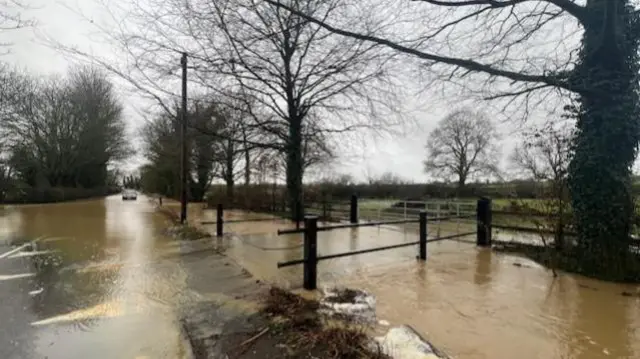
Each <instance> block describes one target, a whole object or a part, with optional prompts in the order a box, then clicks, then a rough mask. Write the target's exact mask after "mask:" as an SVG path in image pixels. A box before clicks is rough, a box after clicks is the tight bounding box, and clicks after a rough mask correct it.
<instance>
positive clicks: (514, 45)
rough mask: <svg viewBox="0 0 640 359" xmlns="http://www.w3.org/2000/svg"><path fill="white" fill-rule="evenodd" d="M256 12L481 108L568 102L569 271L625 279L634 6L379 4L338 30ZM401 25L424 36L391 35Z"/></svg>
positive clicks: (632, 152) (502, 0)
mask: <svg viewBox="0 0 640 359" xmlns="http://www.w3.org/2000/svg"><path fill="white" fill-rule="evenodd" d="M264 1H266V2H267V3H270V4H273V5H277V6H280V7H281V8H283V9H286V10H288V11H290V12H292V13H294V14H296V15H298V16H300V17H302V18H304V19H305V20H307V21H309V22H312V23H314V24H317V25H320V26H322V27H323V28H325V29H327V30H329V31H332V32H334V33H337V34H340V35H343V36H346V37H347V38H353V39H360V40H366V41H370V42H371V43H375V44H379V45H382V46H385V47H387V48H390V49H393V50H396V51H399V52H401V53H405V54H408V55H410V56H412V57H415V58H416V59H418V60H420V61H421V66H422V67H423V68H428V70H429V71H431V73H432V74H435V75H437V76H439V78H440V79H442V80H445V81H448V82H456V83H457V84H460V85H462V88H468V87H469V86H472V85H473V84H475V85H480V86H479V87H476V89H478V90H481V92H483V93H484V95H485V97H486V98H488V99H503V100H504V101H505V102H506V103H514V102H518V100H520V101H519V103H518V105H519V106H516V107H519V108H524V109H525V110H528V109H529V108H530V106H529V105H530V100H532V99H536V98H537V100H538V103H543V102H546V101H548V99H549V94H551V93H560V94H563V95H568V94H571V95H573V96H575V97H576V100H577V104H578V105H577V106H576V109H575V110H576V116H577V118H578V121H577V129H578V131H577V133H576V138H575V146H574V156H573V158H572V162H571V165H570V166H569V179H568V182H569V188H570V190H571V199H572V208H573V211H574V214H575V217H576V223H577V231H578V234H579V240H578V241H579V244H580V245H579V251H580V252H581V253H580V258H581V265H580V269H579V270H580V271H582V272H585V273H588V274H591V275H595V276H599V277H602V278H610V279H622V278H624V277H625V276H626V275H627V274H628V271H629V269H630V267H629V263H630V261H629V258H630V257H629V255H630V254H629V250H628V246H629V241H630V235H629V232H630V230H631V225H630V223H631V221H632V217H633V211H634V200H633V197H632V195H631V191H629V190H628V188H629V186H630V179H631V167H632V164H633V162H634V160H635V158H636V155H637V148H638V144H639V142H640V123H639V122H638V121H637V120H636V119H637V118H638V116H639V115H640V91H638V88H639V81H638V73H639V71H640V61H639V54H638V50H639V47H640V11H639V10H638V3H637V1H635V0H587V1H578V0H528V1H527V0H469V1H462V0H420V1H415V2H411V3H409V2H405V1H401V0H389V1H386V2H382V3H380V4H382V5H379V6H373V3H372V4H371V5H372V6H371V7H372V8H373V10H374V11H378V12H379V13H374V12H368V13H367V12H366V8H365V7H362V6H358V5H357V4H356V5H352V6H348V5H345V9H344V11H343V13H347V14H354V17H356V18H354V21H353V22H352V25H351V27H350V28H349V29H346V28H345V27H344V26H341V24H340V23H339V22H336V21H335V20H334V19H331V18H324V17H319V16H317V15H316V14H313V13H311V12H308V11H305V10H301V9H297V8H295V7H292V6H290V5H289V4H288V3H286V2H283V1H279V0H264ZM403 4H406V6H402V5H403ZM393 5H395V8H396V9H399V10H396V13H401V14H400V17H399V18H396V19H395V20H396V22H395V25H396V26H394V24H392V23H391V22H392V21H393V20H391V21H389V20H385V22H384V23H385V24H386V25H387V26H386V27H385V28H384V29H383V30H384V31H371V30H370V24H369V23H370V22H371V21H374V22H375V20H378V19H380V18H381V17H384V18H386V19H389V17H390V16H392V15H391V14H389V12H390V11H392V9H393V8H394V6H393ZM381 8H382V9H384V11H380V10H381ZM363 9H365V10H363ZM352 10H353V11H352ZM363 12H364V13H363ZM361 19H365V20H364V21H362V20H361ZM371 19H373V20H371ZM407 23H410V24H411V23H413V24H416V25H417V26H415V27H412V29H416V28H420V27H421V28H422V29H424V31H419V32H418V34H417V36H414V32H411V33H408V32H406V31H399V27H403V28H406V27H407ZM398 34H401V35H398ZM471 80H474V81H475V82H472V81H471Z"/></svg>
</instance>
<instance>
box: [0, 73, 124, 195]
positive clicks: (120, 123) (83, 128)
mask: <svg viewBox="0 0 640 359" xmlns="http://www.w3.org/2000/svg"><path fill="white" fill-rule="evenodd" d="M20 88H21V91H20V92H19V93H15V94H14V95H12V96H9V97H7V98H6V99H5V103H6V104H7V107H5V108H4V109H3V112H4V113H3V119H2V120H3V121H2V124H1V127H2V131H3V134H4V136H6V137H5V141H6V145H7V146H8V147H7V148H8V150H9V152H10V154H11V155H10V156H11V161H10V162H11V163H12V165H13V167H14V169H15V171H16V173H17V174H18V176H20V177H21V179H23V180H24V182H26V183H27V184H28V185H31V186H34V187H42V186H45V187H46V186H64V187H78V186H81V187H85V188H94V187H104V186H106V185H107V177H108V166H109V165H111V164H113V163H116V162H117V161H120V160H123V159H125V158H126V157H127V156H128V155H129V154H130V153H131V148H130V146H129V143H128V139H127V137H126V128H125V123H124V120H123V117H122V106H121V104H120V103H119V101H118V100H117V99H116V97H115V93H114V89H113V85H112V83H111V82H110V81H109V80H108V78H107V77H106V75H105V74H104V73H102V72H100V71H97V70H96V69H94V68H91V67H80V68H75V69H73V70H72V71H71V72H70V73H69V74H68V75H67V76H66V77H65V78H50V79H39V78H31V79H29V78H28V77H23V78H22V80H21V85H20Z"/></svg>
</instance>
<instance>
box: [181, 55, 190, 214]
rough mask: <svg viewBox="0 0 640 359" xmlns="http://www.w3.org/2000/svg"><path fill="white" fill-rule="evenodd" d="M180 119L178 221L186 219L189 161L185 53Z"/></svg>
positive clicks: (182, 60) (185, 57) (183, 56)
mask: <svg viewBox="0 0 640 359" xmlns="http://www.w3.org/2000/svg"><path fill="white" fill-rule="evenodd" d="M180 64H181V65H182V116H181V117H182V119H181V123H180V125H181V126H180V129H181V130H180V142H181V150H180V152H181V158H180V223H182V224H184V222H185V221H186V220H187V190H188V188H189V177H188V174H189V169H188V167H189V163H188V161H187V53H186V52H183V53H182V59H181V60H180Z"/></svg>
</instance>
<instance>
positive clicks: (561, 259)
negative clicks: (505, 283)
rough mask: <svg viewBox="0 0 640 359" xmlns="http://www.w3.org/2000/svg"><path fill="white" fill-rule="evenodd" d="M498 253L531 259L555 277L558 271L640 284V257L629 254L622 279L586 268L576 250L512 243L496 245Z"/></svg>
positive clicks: (607, 272) (601, 270)
mask: <svg viewBox="0 0 640 359" xmlns="http://www.w3.org/2000/svg"><path fill="white" fill-rule="evenodd" d="M492 249H493V250H494V251H496V252H500V253H508V254H513V255H518V256H522V257H525V258H529V259H531V260H533V261H534V262H536V263H539V264H541V265H543V266H544V267H546V268H548V269H550V270H551V271H552V272H553V273H554V275H555V274H556V271H557V270H561V271H564V272H569V273H576V274H580V275H583V276H585V277H589V278H594V279H599V280H604V281H610V282H619V283H640V255H638V254H635V253H629V256H628V257H627V259H626V260H627V262H626V263H625V265H624V267H625V269H626V270H625V271H624V274H623V276H622V277H618V276H617V275H618V274H617V273H611V272H610V270H608V268H602V267H598V268H594V267H586V266H584V265H583V262H582V261H581V260H580V258H581V254H580V253H578V252H577V251H576V250H571V249H566V250H563V251H559V250H557V249H556V248H554V247H553V246H539V245H533V244H527V243H519V242H510V243H501V244H498V245H494V246H493V248H492Z"/></svg>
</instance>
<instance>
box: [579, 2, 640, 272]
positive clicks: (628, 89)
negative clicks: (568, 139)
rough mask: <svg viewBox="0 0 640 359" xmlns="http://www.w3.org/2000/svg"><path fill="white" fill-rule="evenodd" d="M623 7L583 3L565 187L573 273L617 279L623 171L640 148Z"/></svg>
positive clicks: (625, 240)
mask: <svg viewBox="0 0 640 359" xmlns="http://www.w3.org/2000/svg"><path fill="white" fill-rule="evenodd" d="M629 3H630V1H629V0H589V1H588V2H587V5H586V19H585V24H584V28H585V33H584V35H583V42H582V45H583V46H582V52H581V54H580V56H581V57H580V62H579V64H578V66H577V68H576V69H575V71H574V81H575V82H574V83H575V84H576V86H580V87H581V88H586V89H587V90H586V91H581V93H580V98H579V105H580V106H579V108H578V122H577V130H578V131H577V136H576V139H575V144H574V156H573V160H572V162H571V164H570V166H569V187H570V190H571V197H572V198H571V199H572V205H573V210H574V214H575V220H576V225H577V230H578V235H579V238H578V250H579V251H580V263H579V265H580V267H581V268H580V269H581V270H582V271H583V272H586V273H587V274H591V275H595V276H599V277H602V278H607V279H614V280H616V279H624V277H625V275H626V273H627V269H628V268H627V264H628V258H629V247H628V244H629V234H630V230H631V219H632V216H633V210H634V206H633V197H632V193H631V188H630V187H631V166H632V164H633V162H634V160H635V158H636V152H637V146H638V142H639V140H640V126H639V111H638V106H639V104H640V101H639V98H638V77H637V75H638V70H639V66H638V56H637V52H638V38H639V37H640V33H638V29H639V27H638V15H637V14H635V13H634V10H633V8H632V7H631V6H630V4H629Z"/></svg>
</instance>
